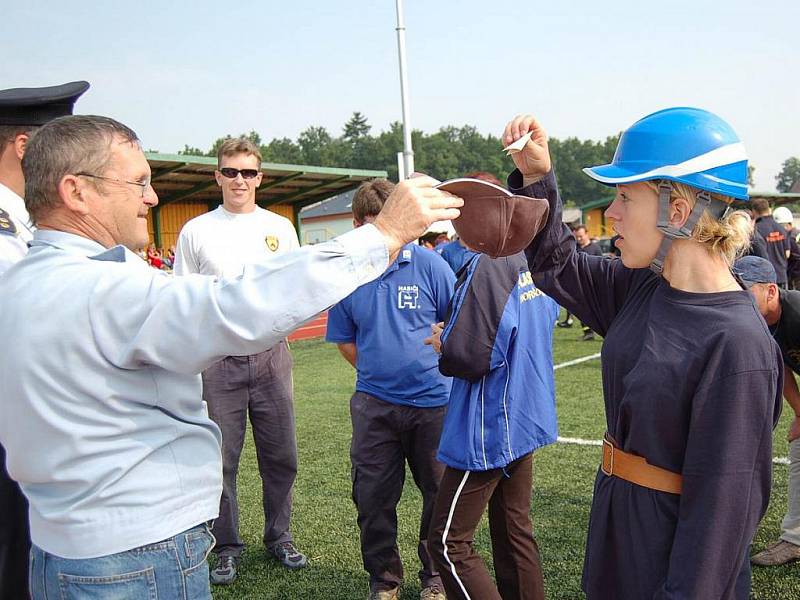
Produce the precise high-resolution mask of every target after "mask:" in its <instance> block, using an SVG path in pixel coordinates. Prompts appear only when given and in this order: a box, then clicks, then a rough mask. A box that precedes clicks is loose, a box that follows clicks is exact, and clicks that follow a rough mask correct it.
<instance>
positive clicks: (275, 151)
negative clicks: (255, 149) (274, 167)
mask: <svg viewBox="0 0 800 600" xmlns="http://www.w3.org/2000/svg"><path fill="white" fill-rule="evenodd" d="M261 156H262V157H263V158H264V160H265V161H266V162H275V163H287V164H290V165H298V164H301V163H302V162H303V151H302V150H301V149H300V146H298V145H297V144H296V143H294V142H293V141H292V140H290V139H289V138H274V139H273V140H272V141H271V142H270V143H269V144H267V145H262V146H261Z"/></svg>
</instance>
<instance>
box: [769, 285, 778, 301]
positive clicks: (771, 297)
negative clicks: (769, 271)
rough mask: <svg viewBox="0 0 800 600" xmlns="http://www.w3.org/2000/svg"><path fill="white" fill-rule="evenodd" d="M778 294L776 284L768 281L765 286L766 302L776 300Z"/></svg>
mask: <svg viewBox="0 0 800 600" xmlns="http://www.w3.org/2000/svg"><path fill="white" fill-rule="evenodd" d="M779 296H780V292H779V291H778V284H776V283H770V284H769V286H767V302H772V301H773V300H776V299H777V298H778V297H779Z"/></svg>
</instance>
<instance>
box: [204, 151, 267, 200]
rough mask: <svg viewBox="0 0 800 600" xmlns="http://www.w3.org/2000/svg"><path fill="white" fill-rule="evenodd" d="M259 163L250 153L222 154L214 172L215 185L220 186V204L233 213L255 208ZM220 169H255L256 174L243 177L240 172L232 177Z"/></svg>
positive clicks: (258, 182) (259, 175)
mask: <svg viewBox="0 0 800 600" xmlns="http://www.w3.org/2000/svg"><path fill="white" fill-rule="evenodd" d="M260 168H261V164H260V163H259V162H258V158H256V157H255V156H253V155H252V154H234V155H232V156H223V157H222V161H221V162H220V168H219V169H218V170H217V171H215V172H214V177H215V178H216V180H217V185H219V187H221V188H222V205H223V206H224V207H225V209H226V210H228V211H230V212H233V213H247V212H252V211H254V210H255V208H256V189H258V186H259V185H261V178H262V176H263V174H262V173H261V171H260ZM222 169H238V170H245V169H247V170H251V171H252V170H255V171H258V175H256V176H255V177H253V178H251V179H245V178H244V177H243V176H242V174H241V173H238V174H237V175H236V176H234V177H226V176H225V175H223V174H222Z"/></svg>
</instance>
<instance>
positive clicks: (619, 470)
mask: <svg viewBox="0 0 800 600" xmlns="http://www.w3.org/2000/svg"><path fill="white" fill-rule="evenodd" d="M609 437H610V436H609V435H608V434H606V437H605V438H603V462H602V463H600V470H601V471H603V473H605V474H606V475H608V476H609V477H619V478H620V479H624V480H625V481H630V482H631V483H635V484H636V485H640V486H642V487H646V488H650V489H651V490H658V491H659V492H667V493H670V494H680V493H681V484H682V481H683V478H682V477H681V475H680V473H673V472H672V471H668V470H666V469H662V468H661V467H656V466H654V465H651V464H650V463H648V462H647V460H645V459H644V458H643V457H641V456H636V455H635V454H628V453H627V452H624V451H622V450H620V449H619V448H617V446H616V445H615V444H614V442H613V441H612V440H610V439H609Z"/></svg>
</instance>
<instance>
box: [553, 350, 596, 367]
mask: <svg viewBox="0 0 800 600" xmlns="http://www.w3.org/2000/svg"><path fill="white" fill-rule="evenodd" d="M595 358H600V353H599V352H598V353H597V354H590V355H589V356H581V357H580V358H576V359H575V360H568V361H567V362H562V363H561V364H558V365H556V366H555V367H553V371H558V370H559V369H560V368H562V367H571V366H572V365H578V364H580V363H583V362H586V361H587V360H594V359H595Z"/></svg>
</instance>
